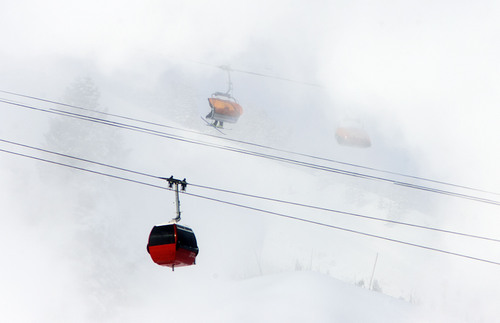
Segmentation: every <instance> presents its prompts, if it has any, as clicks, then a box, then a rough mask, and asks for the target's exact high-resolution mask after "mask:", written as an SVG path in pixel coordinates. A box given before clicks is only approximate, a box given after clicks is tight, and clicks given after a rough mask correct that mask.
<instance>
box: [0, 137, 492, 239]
mask: <svg viewBox="0 0 500 323" xmlns="http://www.w3.org/2000/svg"><path fill="white" fill-rule="evenodd" d="M0 142H5V143H8V144H12V145H16V146H20V147H24V148H29V149H32V150H37V151H41V152H44V153H48V154H52V155H56V156H60V157H65V158H69V159H74V160H79V161H83V162H87V163H90V164H94V165H99V166H103V167H107V168H111V169H115V170H120V171H123V172H128V173H132V174H136V175H142V176H146V177H150V178H154V179H165V178H162V177H158V176H155V175H151V174H147V173H144V172H139V171H134V170H131V169H126V168H123V167H117V166H113V165H110V164H105V163H101V162H96V161H92V160H89V159H85V158H80V157H75V156H70V155H67V154H62V153H58V152H54V151H50V150H47V149H43V148H38V147H34V146H29V145H25V144H21V143H17V142H14V141H10V140H5V139H0ZM23 156H24V155H23ZM189 185H190V186H192V187H198V188H201V189H207V190H212V191H218V192H223V193H229V194H234V195H240V196H245V197H250V198H256V199H261V200H266V201H271V202H276V203H282V204H289V205H294V206H299V207H305V208H310V209H315V210H320V211H326V212H332V213H338V214H343V215H348V216H353V217H358V218H363V219H368V220H373V221H381V222H386V223H392V224H398V225H404V226H409V227H414V228H419V229H425V230H431V231H436V232H442V233H448V234H453V235H458V236H464V237H469V238H475V239H482V240H488V241H493V242H500V239H495V238H489V237H483V236H478V235H473V234H468V233H462V232H457V231H451V230H445V229H439V228H434V227H429V226H423V225H418V224H412V223H406V222H401V221H395V220H389V219H382V218H377V217H372V216H367V215H362V214H357V213H352V212H346V211H340V210H334V209H330V208H325V207H318V206H314V205H307V204H303V203H297V202H290V201H285V200H280V199H274V198H269V197H264V196H258V195H252V194H247V193H241V192H235V191H231V190H225V189H220V188H214V187H210V186H205V185H199V184H194V183H189Z"/></svg>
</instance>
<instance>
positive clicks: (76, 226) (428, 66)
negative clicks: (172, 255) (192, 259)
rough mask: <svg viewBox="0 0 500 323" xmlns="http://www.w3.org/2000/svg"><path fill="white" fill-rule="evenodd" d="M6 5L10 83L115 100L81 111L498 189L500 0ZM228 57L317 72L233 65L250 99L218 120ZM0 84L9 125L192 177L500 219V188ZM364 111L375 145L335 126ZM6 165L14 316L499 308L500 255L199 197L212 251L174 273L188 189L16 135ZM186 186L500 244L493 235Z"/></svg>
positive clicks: (330, 315) (247, 317) (237, 89)
mask: <svg viewBox="0 0 500 323" xmlns="http://www.w3.org/2000/svg"><path fill="white" fill-rule="evenodd" d="M1 7H2V8H1V10H0V36H1V39H2V40H3V46H2V50H1V51H0V70H1V73H0V90H3V91H12V92H15V93H21V94H25V95H28V96H33V97H36V98H43V99H48V100H53V101H57V102H63V103H66V104H69V105H74V106H81V107H85V108H87V109H90V110H95V111H97V112H94V113H92V112H90V111H85V112H82V111H76V112H78V113H86V114H87V115H90V116H91V117H98V118H104V119H106V120H109V121H112V122H113V121H116V122H125V121H123V120H118V119H116V118H113V117H111V116H109V115H103V114H100V113H99V112H105V113H110V114H116V115H120V116H127V117H131V118H136V119H141V120H147V121H151V122H155V123H158V124H163V125H169V126H173V127H175V128H176V129H171V130H165V129H164V128H162V127H159V126H153V125H148V126H147V127H148V128H150V129H154V130H157V131H168V132H169V133H173V134H175V135H180V136H185V137H187V138H192V139H196V140H203V141H206V142H210V143H214V144H221V145H229V146H231V147H241V148H244V149H249V150H252V151H259V152H262V153H266V154H273V155H278V156H282V157H285V158H297V159H299V158H298V157H297V156H295V155H290V154H286V153H284V152H276V151H269V150H264V149H261V148H256V147H248V146H245V145H243V144H239V143H234V142H228V141H227V140H226V139H227V138H231V139H236V140H239V141H243V142H251V143H256V144H261V145H265V146H271V147H275V148H278V149H283V150H289V151H295V152H300V153H303V154H308V155H312V156H317V157H323V158H328V159H332V160H336V161H341V162H344V163H352V164H355V165H363V166H367V167H371V168H375V169H383V170H388V171H391V172H397V173H403V174H408V175H412V176H418V177H424V178H430V179H435V180H438V181H443V182H449V183H454V184H458V185H463V186H468V187H474V188H478V189H481V190H484V191H486V192H477V191H470V190H464V189H459V188H450V187H447V186H443V185H438V184H436V183H432V184H429V183H428V182H422V181H417V180H409V179H408V178H404V177H400V176H396V175H389V174H387V173H382V174H381V173H379V172H374V171H368V170H366V171H365V170H360V169H358V168H355V167H349V166H347V165H339V164H331V163H327V162H324V161H318V160H314V159H310V158H306V157H300V160H304V161H305V162H310V163H316V164H321V165H327V166H329V167H337V168H341V169H345V170H349V171H359V172H363V173H368V174H370V175H374V176H381V177H388V178H391V179H394V180H400V181H410V182H412V183H415V184H417V185H425V186H431V187H433V188H436V189H445V190H453V191H456V192H459V193H463V194H470V195H475V196H480V197H482V198H488V199H492V200H497V201H498V192H500V188H499V185H498V183H499V180H500V172H499V171H498V165H499V164H500V153H499V152H498V139H499V138H500V128H499V127H498V120H499V119H500V118H499V117H500V112H499V110H498V102H499V99H500V93H499V91H498V89H499V84H500V80H499V75H500V64H499V61H498V57H499V56H500V45H499V43H498V36H499V33H500V23H498V21H497V17H498V15H499V14H500V5H499V4H498V3H496V2H495V1H483V2H480V3H477V2H472V1H441V2H438V3H436V2H434V1H405V2H399V1H370V2H369V1H317V2H314V3H310V2H306V1H274V2H272V3H269V2H265V1H252V2H249V1H211V2H208V1H207V2H205V1H191V2H189V3H186V2H174V1H125V2H123V1H120V2H119V1H99V2H97V1H86V2H81V1H73V2H67V1H44V2H36V1H10V0H7V1H3V2H2V4H1ZM220 65H229V66H231V67H232V68H233V69H235V70H242V71H250V72H253V73H259V74H265V75H271V76H279V77H283V78H287V79H290V80H295V81H298V82H289V81H283V80H279V79H276V78H272V77H259V76H256V75H252V74H248V73H241V72H236V71H235V72H232V73H231V79H232V82H233V95H234V96H235V97H236V98H237V99H238V101H239V103H240V104H241V105H242V107H243V109H244V114H243V115H242V116H241V118H240V119H239V121H238V123H236V124H226V126H225V127H226V128H227V129H226V130H224V132H225V133H226V134H225V135H220V134H219V133H218V132H217V131H215V130H214V129H212V128H210V127H207V126H206V124H205V123H204V121H203V120H201V119H200V116H205V115H206V114H207V113H208V112H209V106H208V102H207V98H208V97H209V96H210V95H211V94H212V93H213V92H215V91H225V90H226V89H227V75H226V73H225V72H224V71H223V70H221V69H219V68H218V67H217V66H220ZM311 84H314V85H311ZM315 85H319V86H315ZM0 97H1V99H2V100H4V102H2V103H0V107H1V108H2V118H1V127H0V139H3V140H9V141H14V142H18V143H22V144H26V145H30V146H36V147H40V148H43V149H47V150H51V151H56V152H59V153H62V154H67V155H71V156H76V157H80V158H85V159H89V160H93V161H97V162H101V163H105V164H110V165H115V166H118V167H122V168H126V169H132V170H136V171H140V172H144V173H148V174H153V175H155V176H160V177H170V176H171V175H173V176H174V177H177V178H184V177H185V178H186V179H187V181H188V183H193V184H199V185H206V186H210V187H215V188H221V189H225V190H232V191H236V192H244V193H248V194H254V195H259V196H265V197H269V198H275V199H281V200H287V201H293V202H297V203H303V204H309V205H315V206H319V207H325V208H330V209H335V210H340V211H345V212H352V213H356V214H363V215H368V216H373V217H379V218H383V219H389V220H394V221H401V222H408V223H415V224H418V225H422V226H430V227H437V228H442V229H446V230H451V231H458V232H466V233H469V234H475V235H479V236H485V237H491V238H497V237H498V230H497V228H498V225H500V219H499V218H498V215H499V208H498V205H492V204H486V203H478V202H474V201H471V200H466V199H461V198H454V197H450V196H446V195H441V194H433V193H430V192H425V191H421V190H415V189H411V188H408V187H403V186H398V185H393V184H390V183H387V182H380V181H373V180H367V179H361V178H355V177H351V176H345V175H341V174H335V173H329V172H324V171H320V170H312V169H309V168H304V167H299V166H293V165H290V164H285V163H280V162H277V161H273V160H269V159H264V158H257V157H254V156H248V155H244V154H238V153H234V152H230V151H227V150H221V149H215V148H211V147H208V146H204V145H195V144H190V143H186V142H182V141H178V140H168V139H165V138H161V137H158V136H152V135H149V134H146V133H140V132H134V131H129V130H126V129H120V128H117V127H111V126H106V125H103V124H96V123H92V122H89V121H86V120H81V119H77V118H69V117H67V116H61V115H55V114H49V113H43V112H40V111H35V110H32V109H25V108H22V107H21V106H16V105H13V104H8V103H6V102H5V100H6V101H9V102H15V103H20V104H24V105H29V106H35V107H38V108H44V109H45V108H47V109H50V108H55V109H61V110H65V111H71V112H73V113H75V111H74V110H71V109H69V108H65V107H61V106H57V105H54V104H52V103H50V102H42V101H37V100H33V99H29V98H25V97H19V96H15V95H12V94H8V93H4V92H2V93H1V95H0ZM349 120H356V122H358V123H359V124H360V125H361V126H362V127H363V129H365V131H366V132H367V133H368V134H369V135H370V138H371V141H372V146H371V147H370V148H368V149H357V148H351V147H344V146H339V145H338V144H337V142H336V140H335V130H336V128H337V127H338V126H340V125H342V124H344V123H345V122H347V121H349ZM127 122H130V123H131V124H134V125H137V126H141V127H143V126H144V125H143V124H139V123H137V122H134V121H127ZM177 128H181V129H188V130H192V131H196V132H197V133H201V134H197V133H186V132H182V131H179V130H178V129H177ZM203 134H209V135H214V136H219V135H220V137H222V138H216V137H206V136H204V135H203ZM0 146H1V147H0V148H1V149H3V150H8V151H14V152H17V153H20V154H29V155H34V156H37V157H40V158H47V159H50V160H53V161H57V162H61V163H68V164H71V165H74V166H76V167H83V168H88V169H92V170H95V171H99V172H104V173H110V174H115V175H116V176H127V177H128V178H132V179H136V180H144V178H142V177H139V176H137V175H133V174H126V175H124V174H123V173H120V172H118V171H116V170H110V169H107V168H103V167H99V166H96V165H89V164H88V163H84V162H81V161H75V160H70V159H67V158H63V157H62V156H54V155H48V154H45V153H42V152H40V151H33V150H29V149H27V148H25V147H20V146H15V145H11V144H8V143H6V142H5V141H2V142H0ZM0 166H1V167H0V181H1V183H2V185H0V190H1V194H0V196H1V206H2V219H3V225H2V226H0V245H1V247H0V250H2V252H3V257H2V260H1V262H0V264H1V267H2V275H1V276H0V277H1V278H0V286H1V290H2V292H0V297H1V305H0V306H1V312H2V314H1V315H2V317H3V318H7V319H8V320H9V321H68V320H69V321H74V320H75V318H76V320H77V321H80V320H81V321H138V320H142V321H163V320H165V319H166V317H167V316H168V317H169V318H172V319H179V320H180V319H182V320H184V321H214V322H215V321H255V320H256V319H257V318H258V319H262V320H267V321H294V320H295V321H305V320H307V319H311V316H307V315H311V313H315V315H317V317H316V319H315V321H333V320H334V318H336V319H338V320H339V321H350V320H353V321H355V320H356V318H357V317H358V316H357V315H363V314H360V313H366V314H365V315H367V316H366V317H363V316H362V318H364V319H366V318H372V319H373V320H374V321H387V319H388V318H389V320H390V318H391V317H392V318H393V319H396V318H397V320H398V321H402V320H403V318H407V319H408V321H412V319H415V321H418V318H419V317H420V316H422V317H423V318H422V321H431V320H435V321H437V322H442V321H443V319H442V317H441V315H445V316H446V317H447V318H452V319H449V320H450V321H454V322H456V321H457V320H463V321H464V322H491V321H494V320H495V319H496V317H498V314H500V313H499V310H498V301H499V297H498V292H497V291H498V288H499V287H500V280H499V278H498V277H499V275H498V274H499V270H500V267H498V265H495V264H491V263H485V262H480V261H474V260H472V259H465V258H461V257H456V256H452V255H446V254H442V253H436V252H432V251H430V250H424V249H421V248H415V247H411V246H407V245H401V244H396V243H391V242H389V241H384V240H380V239H375V238H370V237H366V236H361V235H356V234H353V233H349V232H344V231H339V230H334V229H332V228H325V227H321V226H317V225H313V224H310V223H303V222H299V221H293V220H290V219H285V218H281V217H276V216H271V215H270V214H266V213H261V212H255V211H252V210H249V209H242V208H237V207H234V206H231V205H227V204H221V203H216V202H213V201H209V200H205V199H200V198H196V197H194V196H190V195H185V194H181V209H182V211H183V220H182V222H181V224H184V225H189V226H190V227H192V228H193V230H194V232H195V234H196V236H197V239H198V245H199V247H200V254H199V256H198V257H197V265H196V266H192V267H186V268H179V269H178V270H176V271H175V272H174V273H172V272H171V271H170V270H169V269H168V268H163V267H160V266H157V265H155V264H154V263H153V262H152V261H151V259H150V257H149V255H148V254H147V252H146V243H147V237H148V235H149V232H150V230H151V228H152V227H153V225H155V224H158V223H162V222H166V221H168V220H170V219H171V218H172V217H174V213H175V208H174V194H173V192H171V191H167V190H161V189H157V188H153V187H148V186H144V185H137V184H134V183H130V182H124V181H120V180H117V179H112V178H109V177H104V176H100V175H97V174H91V173H88V172H81V171H78V170H75V169H68V168H67V167H62V166H57V165H54V164H47V163H43V162H37V161H35V160H32V159H28V158H23V157H21V156H14V155H11V154H8V153H5V152H2V154H0ZM148 182H149V183H152V184H154V185H158V186H165V187H166V186H167V185H166V183H164V182H162V181H160V180H157V181H155V180H149V181H148ZM187 191H188V193H193V194H199V195H204V196H208V197H211V198H214V199H221V200H224V201H229V202H233V203H241V204H245V205H249V206H252V207H254V208H261V209H265V210H269V211H272V212H278V213H282V214H287V215H290V216H294V217H300V218H305V219H308V220H312V221H317V222H321V223H327V224H329V225H334V226H339V227H346V228H350V229H353V230H358V231H362V232H369V233H371V234H375V235H380V236H384V237H389V238H391V239H396V240H403V241H408V242H410V243H415V244H419V245H425V246H430V247H433V248H437V249H443V250H449V251H451V252H454V253H460V254H465V255H470V256H473V257H477V258H482V259H488V260H490V261H492V262H499V261H500V258H499V252H500V248H499V246H498V242H494V241H481V240H478V239H470V238H466V237H457V236H453V235H447V234H443V233H437V232H432V231H426V230H418V229H415V228H408V227H404V226H399V225H395V224H387V223H382V222H375V221H368V220H366V219H361V218H356V217H349V216H346V215H342V214H338V213H332V212H322V211H319V210H311V209H305V208H298V207H294V206H291V205H286V204H276V203H271V202H266V201H263V200H256V199H248V198H244V197H241V196H236V195H229V194H224V193H222V192H212V191H206V190H202V189H200V188H198V187H195V186H189V185H188V188H187ZM492 192H493V193H494V192H496V193H497V194H493V193H492ZM375 259H377V260H376V267H375V271H373V269H374V265H375ZM372 274H373V275H372ZM372 277H373V281H372ZM352 288H354V289H352ZM370 289H371V291H369V290H370ZM352 290H355V291H356V292H352ZM365 292H368V293H365ZM375 292H378V293H376V294H377V296H375V298H373V297H372V298H370V297H371V296H373V295H371V294H370V293H375ZM379 294H380V295H379ZM335 295H337V296H335ZM338 295H351V296H352V295H354V296H353V298H349V297H347V296H346V297H345V299H343V298H342V297H341V296H340V297H339V296H338ZM367 295H371V296H367ZM379 296H380V297H379ZM377 297H379V298H377ZM367 299H368V300H367ZM370 300H371V301H370ZM339 304H343V308H344V309H343V312H342V313H343V315H345V317H343V318H342V317H338V313H339V312H338V311H337V310H338V308H337V307H339V306H340V305H339ZM367 304H368V305H367ZM388 304H390V306H389V305H388ZM386 306H388V308H389V310H385V309H386ZM360 308H361V309H363V308H366V311H363V310H360ZM370 313H377V314H376V315H371V316H370ZM394 313H396V314H394ZM390 315H401V316H390ZM263 317H264V318H263ZM312 318H313V320H314V317H312ZM412 322H413V321H412Z"/></svg>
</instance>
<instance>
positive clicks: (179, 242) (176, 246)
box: [147, 223, 199, 270]
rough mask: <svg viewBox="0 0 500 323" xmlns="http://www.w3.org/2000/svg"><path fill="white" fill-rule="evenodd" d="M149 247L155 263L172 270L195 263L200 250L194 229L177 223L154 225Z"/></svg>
mask: <svg viewBox="0 0 500 323" xmlns="http://www.w3.org/2000/svg"><path fill="white" fill-rule="evenodd" d="M147 249H148V252H149V255H150V256H151V259H153V261H154V262H155V263H157V264H158V265H161V266H167V267H171V268H172V270H173V269H174V267H182V266H191V265H194V264H195V260H196V256H197V255H198V251H199V250H198V245H197V243H196V237H195V235H194V232H193V230H191V229H190V228H188V227H185V226H182V225H178V224H176V223H168V224H160V225H156V226H154V227H153V229H152V230H151V233H150V234H149V242H148V246H147Z"/></svg>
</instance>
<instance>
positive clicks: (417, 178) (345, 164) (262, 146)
mask: <svg viewBox="0 0 500 323" xmlns="http://www.w3.org/2000/svg"><path fill="white" fill-rule="evenodd" d="M0 92H1V93H6V94H11V95H15V96H19V97H24V98H28V99H33V100H37V101H42V102H46V103H52V104H56V105H61V106H65V107H68V108H73V109H79V110H83V111H89V112H93V113H97V114H101V115H106V116H111V117H115V118H120V119H124V120H129V121H135V122H139V123H144V124H147V125H153V126H158V127H163V128H168V129H173V130H178V131H184V132H188V133H194V134H197V135H202V136H206V137H212V138H218V139H222V140H226V141H230V142H235V143H239V144H244V145H249V146H253V147H258V148H264V149H269V150H274V151H278V152H283V153H287V154H292V155H297V156H301V157H307V158H311V159H316V160H321V161H326V162H331V163H336V164H340V165H344V166H350V167H355V168H360V169H365V170H369V171H375V172H381V173H386V174H391V175H397V176H401V177H406V178H411V179H416V180H421V181H426V182H431V183H435V184H441V185H447V186H452V187H456V188H462V189H467V190H472V191H477V192H481V193H488V194H494V195H500V193H497V192H492V191H487V190H483V189H478V188H474V187H470V186H465V185H459V184H454V183H449V182H444V181H439V180H434V179H429V178H425V177H420V176H414V175H408V174H403V173H399V172H393V171H389V170H383V169H378V168H374V167H369V166H363V165H358V164H354V163H348V162H343V161H339V160H335V159H331V158H325V157H318V156H314V155H310V154H305V153H299V152H295V151H290V150H286V149H280V148H275V147H271V146H267V145H262V144H256V143H251V142H247V141H243V140H238V139H233V138H228V137H220V136H217V135H212V134H207V133H203V132H199V131H194V130H189V129H183V128H179V127H174V126H168V125H165V124H161V123H156V122H151V121H146V120H141V119H137V118H132V117H127V116H123V115H118V114H113V113H108V112H103V111H97V110H93V109H88V108H84V107H79V106H75V105H70V104H65V103H61V102H57V101H53V100H47V99H43V98H38V97H34V96H29V95H25V94H19V93H15V92H10V91H5V90H0ZM5 103H7V102H5Z"/></svg>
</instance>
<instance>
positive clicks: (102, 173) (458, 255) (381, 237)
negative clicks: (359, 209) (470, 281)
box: [0, 149, 500, 266]
mask: <svg viewBox="0 0 500 323" xmlns="http://www.w3.org/2000/svg"><path fill="white" fill-rule="evenodd" d="M0 151H1V152H4V153H8V154H12V155H17V156H20V157H25V158H30V159H33V160H37V161H42V162H46V163H50V164H54V165H57V166H64V167H68V168H72V169H76V170H80V171H84V172H89V173H93V174H96V175H102V176H106V177H110V178H114V179H119V180H123V181H127V182H131V183H135V184H141V185H146V186H149V187H153V188H158V189H163V190H171V189H170V188H167V187H164V186H159V185H154V184H151V183H147V182H143V181H139V180H134V179H130V178H126V177H123V176H117V175H113V174H109V173H104V172H99V171H95V170H91V169H87V168H83V167H79V166H75V165H70V164H65V163H61V162H57V161H53V160H49V159H45V158H41V157H36V156H33V155H28V154H23V153H19V152H14V151H10V150H6V149H0ZM181 192H182V193H183V194H186V195H188V196H192V197H196V198H202V199H206V200H210V201H213V202H218V203H222V204H227V205H231V206H236V207H240V208H245V209H249V210H253V211H257V212H261V213H265V214H270V215H274V216H278V217H282V218H286V219H291V220H296V221H301V222H304V223H309V224H314V225H319V226H323V227H326V228H330V229H336V230H341V231H345V232H349V233H354V234H358V235H362V236H366V237H371V238H376V239H381V240H385V241H388V242H393V243H398V244H403V245H407V246H412V247H416V248H420V249H425V250H429V251H435V252H439V253H443V254H447V255H452V256H457V257H461V258H466V259H469V260H474V261H479V262H483V263H488V264H493V265H497V266H500V262H497V261H493V260H489V259H485V258H479V257H475V256H471V255H467V254H463V253H458V252H453V251H449V250H444V249H440V248H434V247H429V246H425V245H421V244H417V243H412V242H407V241H403V240H398V239H393V238H388V237H385V236H381V235H376V234H371V233H367V232H363V231H359V230H354V229H349V228H344V227H340V226H335V225H331V224H326V223H322V222H318V221H313V220H309V219H304V218H299V217H295V216H291V215H287V214H283V213H278V212H273V211H269V210H265V209H260V208H256V207H252V206H248V205H243V204H239V203H234V202H229V201H224V200H221V199H216V198H212V197H207V196H203V195H198V194H193V193H188V192H185V191H181Z"/></svg>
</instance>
